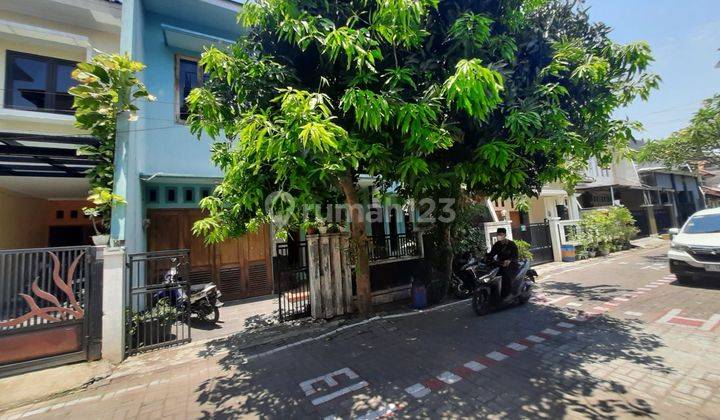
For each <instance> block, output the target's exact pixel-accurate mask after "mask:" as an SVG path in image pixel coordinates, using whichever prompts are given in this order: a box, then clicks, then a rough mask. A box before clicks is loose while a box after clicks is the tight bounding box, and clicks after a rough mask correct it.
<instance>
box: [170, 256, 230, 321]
mask: <svg viewBox="0 0 720 420" xmlns="http://www.w3.org/2000/svg"><path fill="white" fill-rule="evenodd" d="M177 279H178V270H177V265H173V266H171V267H170V269H169V270H168V271H166V272H165V276H164V279H163V283H164V284H171V283H176V282H177V281H178V280H177ZM168 294H169V296H168ZM220 296H222V293H220V290H218V288H217V286H216V285H215V284H214V283H201V284H192V285H190V299H188V298H187V295H186V293H185V291H184V290H183V289H181V288H176V289H173V290H171V291H162V292H158V293H157V294H156V297H157V298H163V297H169V298H170V302H171V303H172V304H174V306H175V307H176V308H178V309H179V310H180V311H182V313H185V311H184V309H185V307H186V305H188V306H189V307H190V315H191V316H192V315H195V316H196V317H197V318H198V319H199V320H200V321H204V322H210V323H213V324H216V323H217V322H218V321H220V307H222V306H223V303H222V302H220Z"/></svg>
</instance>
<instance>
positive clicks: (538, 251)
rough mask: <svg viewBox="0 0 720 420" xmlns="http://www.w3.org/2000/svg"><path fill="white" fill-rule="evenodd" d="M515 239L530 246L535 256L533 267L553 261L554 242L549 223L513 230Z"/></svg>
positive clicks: (522, 226) (531, 224) (533, 224)
mask: <svg viewBox="0 0 720 420" xmlns="http://www.w3.org/2000/svg"><path fill="white" fill-rule="evenodd" d="M513 239H520V240H523V241H525V242H527V243H529V244H530V252H532V254H533V265H538V264H543V263H546V262H550V261H553V250H552V240H551V239H550V225H549V224H548V223H530V224H527V225H520V227H517V228H513Z"/></svg>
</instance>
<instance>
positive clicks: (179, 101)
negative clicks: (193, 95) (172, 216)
mask: <svg viewBox="0 0 720 420" xmlns="http://www.w3.org/2000/svg"><path fill="white" fill-rule="evenodd" d="M182 60H184V61H193V62H195V63H197V77H198V86H202V84H203V76H204V73H203V71H202V66H200V57H193V56H190V55H183V54H175V122H176V123H177V124H185V123H186V122H187V121H186V120H184V119H182V117H181V116H180V106H181V104H182V101H184V100H185V98H182V97H181V96H182V95H181V92H180V61H182Z"/></svg>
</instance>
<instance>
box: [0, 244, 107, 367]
mask: <svg viewBox="0 0 720 420" xmlns="http://www.w3.org/2000/svg"><path fill="white" fill-rule="evenodd" d="M96 257H97V256H96V248H94V247H90V246H79V247H58V248H34V249H13V250H4V251H0V377H2V376H7V375H11V374H17V373H22V372H28V371H31V370H37V369H44V368H48V367H52V366H59V365H62V364H66V363H73V362H78V361H84V360H98V359H100V356H101V355H100V348H101V347H100V346H101V335H102V332H101V317H102V282H101V277H102V261H99V260H98V259H97V258H96Z"/></svg>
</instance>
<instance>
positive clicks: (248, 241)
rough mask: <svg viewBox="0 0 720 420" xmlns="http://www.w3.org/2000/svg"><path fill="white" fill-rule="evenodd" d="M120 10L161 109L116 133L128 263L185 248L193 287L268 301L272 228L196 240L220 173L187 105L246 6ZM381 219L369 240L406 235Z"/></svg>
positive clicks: (208, 3) (117, 214)
mask: <svg viewBox="0 0 720 420" xmlns="http://www.w3.org/2000/svg"><path fill="white" fill-rule="evenodd" d="M122 7H123V14H122V34H121V51H122V52H127V53H129V54H130V55H131V56H132V58H133V59H134V60H137V61H141V62H143V63H144V64H145V65H146V66H147V67H146V69H145V70H144V71H143V72H142V73H141V74H140V78H141V79H142V81H143V82H144V83H145V85H146V86H147V88H148V90H149V91H150V92H151V93H152V94H153V95H155V96H156V97H157V100H156V101H154V102H149V103H143V104H141V109H140V111H139V113H138V120H137V121H135V122H132V123H129V122H127V121H121V122H120V123H119V126H118V137H117V147H116V172H115V177H116V181H115V188H116V192H117V193H118V194H120V195H122V196H124V197H125V198H126V201H127V205H125V206H121V207H118V208H116V209H114V210H113V217H112V229H111V237H112V240H113V241H115V243H118V242H119V243H122V244H124V245H125V247H126V249H127V251H128V252H131V253H132V252H144V251H158V250H166V249H180V248H188V249H189V250H190V256H191V268H190V280H191V281H192V282H201V281H211V280H212V281H215V282H216V283H217V284H218V285H219V287H220V290H221V291H222V293H223V295H224V296H225V298H226V299H228V300H231V299H236V298H244V297H249V296H257V295H262V294H266V293H270V292H272V291H273V282H272V272H271V265H272V264H271V261H272V255H273V253H274V252H276V249H275V245H276V244H275V243H274V241H273V239H272V235H271V232H270V227H264V228H263V229H261V230H260V231H258V232H257V233H253V234H248V235H245V236H244V237H242V238H236V239H231V240H227V241H225V242H223V243H221V244H217V245H206V244H205V243H204V242H203V238H200V237H197V236H194V235H193V234H192V232H191V227H192V224H193V222H195V221H196V220H198V219H199V218H201V217H202V213H201V211H200V210H199V209H198V202H199V201H200V200H201V199H202V198H203V197H206V196H207V195H208V194H210V193H211V191H212V190H213V188H214V186H215V185H216V184H217V183H218V182H219V181H220V180H221V178H222V173H221V172H220V170H219V169H218V168H216V167H215V166H214V165H213V164H212V163H211V161H210V146H211V142H210V141H209V139H208V138H205V137H203V138H201V139H200V140H198V139H197V138H196V137H195V136H193V135H192V134H191V133H190V130H189V129H188V127H187V126H186V125H185V119H186V117H187V112H188V110H187V107H186V105H185V99H186V97H187V95H188V94H189V92H190V91H191V90H192V89H193V88H194V87H196V86H198V85H200V84H201V83H202V81H203V71H202V68H201V67H200V66H198V59H199V58H200V56H201V54H202V52H203V50H204V49H205V47H207V46H209V45H216V46H221V47H222V46H226V45H229V44H231V43H233V42H235V40H236V39H237V38H238V37H239V36H240V35H241V33H242V28H241V27H240V26H239V25H238V23H237V22H236V15H237V12H238V10H239V8H240V7H241V5H240V2H237V1H231V0H174V1H170V0H125V1H123V6H122ZM363 183H364V184H363ZM365 184H367V185H365ZM370 184H372V180H371V179H369V178H368V179H363V180H361V185H363V186H365V187H368V188H369V187H370ZM378 205H379V204H378ZM382 216H383V217H382V220H380V221H377V222H374V223H368V225H367V231H368V234H372V235H373V236H382V235H393V234H394V235H396V236H397V235H398V234H404V233H405V232H406V230H410V228H407V226H408V222H406V220H408V215H406V214H399V213H398V211H397V210H392V209H386V210H384V211H383V212H382ZM295 239H296V240H300V241H302V240H303V239H304V233H300V234H298V235H295ZM382 240H384V236H383V238H382V239H379V241H382ZM393 244H394V242H390V247H392V246H393ZM290 246H292V244H290Z"/></svg>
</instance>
